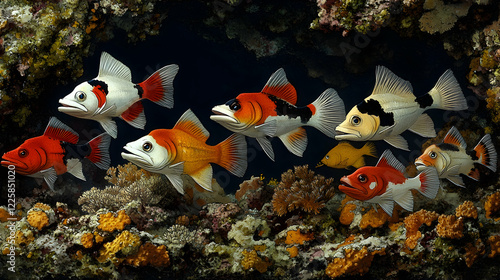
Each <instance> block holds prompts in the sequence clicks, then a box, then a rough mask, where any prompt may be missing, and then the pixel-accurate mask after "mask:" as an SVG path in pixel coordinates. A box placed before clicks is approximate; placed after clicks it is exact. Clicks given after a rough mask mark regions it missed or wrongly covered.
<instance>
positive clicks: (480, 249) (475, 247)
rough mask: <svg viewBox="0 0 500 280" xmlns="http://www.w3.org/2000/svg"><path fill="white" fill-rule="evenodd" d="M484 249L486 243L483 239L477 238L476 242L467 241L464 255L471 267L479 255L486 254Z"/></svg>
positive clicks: (466, 262)
mask: <svg viewBox="0 0 500 280" xmlns="http://www.w3.org/2000/svg"><path fill="white" fill-rule="evenodd" d="M484 251H485V249H484V244H483V242H482V241H481V239H478V240H476V242H475V243H474V244H472V243H467V245H466V246H465V255H464V257H465V264H466V265H467V267H471V266H472V265H473V264H474V262H475V261H476V260H477V259H478V258H479V257H481V256H482V255H484Z"/></svg>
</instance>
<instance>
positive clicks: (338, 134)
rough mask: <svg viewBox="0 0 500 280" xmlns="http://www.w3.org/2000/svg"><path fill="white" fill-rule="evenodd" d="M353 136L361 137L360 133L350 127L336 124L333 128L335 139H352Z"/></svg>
mask: <svg viewBox="0 0 500 280" xmlns="http://www.w3.org/2000/svg"><path fill="white" fill-rule="evenodd" d="M353 138H359V139H360V138H361V133H360V132H359V131H357V130H354V129H351V128H345V127H341V126H338V127H337V128H335V140H352V139H353Z"/></svg>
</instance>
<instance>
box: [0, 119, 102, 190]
mask: <svg viewBox="0 0 500 280" xmlns="http://www.w3.org/2000/svg"><path fill="white" fill-rule="evenodd" d="M78 140H79V135H78V133H76V132H75V131H74V130H73V129H71V128H70V127H69V126H67V125H65V124H64V123H62V122H61V121H60V120H58V119H57V118H56V117H51V118H50V120H49V123H48V125H47V128H46V129H45V132H44V133H43V135H42V136H37V137H34V138H30V139H27V140H26V141H24V143H23V144H21V145H20V146H19V147H17V148H16V149H14V150H12V151H10V152H7V153H5V154H4V155H3V156H2V161H1V165H2V166H4V167H8V166H9V165H13V166H15V170H16V173H19V174H21V175H26V176H29V177H33V178H35V179H36V180H37V182H38V183H39V184H41V183H42V182H43V181H45V182H46V183H47V185H48V186H49V187H50V189H52V190H54V183H55V181H56V180H57V176H58V175H61V174H64V173H66V172H68V173H70V174H72V175H73V176H75V177H76V178H78V179H80V180H83V181H85V180H86V179H85V175H84V174H83V172H82V162H81V161H82V159H83V158H87V159H89V160H90V161H91V162H92V163H94V164H95V165H96V166H97V167H99V168H101V169H108V168H109V165H110V161H111V160H110V157H109V152H108V150H109V144H110V143H111V137H110V136H109V135H108V134H107V133H105V132H104V133H102V134H100V135H98V136H97V137H95V138H93V139H92V140H90V141H89V142H87V143H85V144H77V143H78Z"/></svg>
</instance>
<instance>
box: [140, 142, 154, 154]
mask: <svg viewBox="0 0 500 280" xmlns="http://www.w3.org/2000/svg"><path fill="white" fill-rule="evenodd" d="M142 149H143V150H144V151H145V152H149V151H151V150H152V149H153V144H151V142H145V143H144V144H142Z"/></svg>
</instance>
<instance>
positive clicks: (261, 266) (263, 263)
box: [241, 250, 272, 273]
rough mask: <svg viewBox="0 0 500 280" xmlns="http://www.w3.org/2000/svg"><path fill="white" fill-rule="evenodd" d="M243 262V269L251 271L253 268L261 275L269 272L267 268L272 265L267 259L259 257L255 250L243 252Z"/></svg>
mask: <svg viewBox="0 0 500 280" xmlns="http://www.w3.org/2000/svg"><path fill="white" fill-rule="evenodd" d="M241 253H242V254H243V260H241V265H242V266H243V269H245V270H249V269H251V268H253V269H256V270H257V271H258V272H260V273H264V272H266V271H267V268H268V267H269V266H270V265H271V264H272V263H271V262H270V261H269V260H268V259H267V258H266V259H265V260H264V259H262V258H261V257H259V256H258V255H257V251H255V250H243V252H241Z"/></svg>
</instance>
